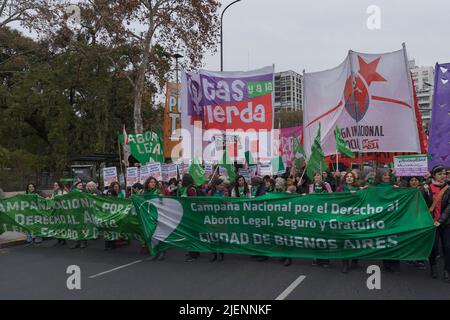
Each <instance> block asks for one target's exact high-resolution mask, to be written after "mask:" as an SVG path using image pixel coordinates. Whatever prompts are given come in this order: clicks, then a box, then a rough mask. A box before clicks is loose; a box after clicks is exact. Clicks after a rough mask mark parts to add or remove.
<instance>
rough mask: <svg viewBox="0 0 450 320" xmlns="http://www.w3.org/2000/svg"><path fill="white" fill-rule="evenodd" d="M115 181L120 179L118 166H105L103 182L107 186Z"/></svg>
mask: <svg viewBox="0 0 450 320" xmlns="http://www.w3.org/2000/svg"><path fill="white" fill-rule="evenodd" d="M114 181H118V178H117V168H116V167H107V168H103V183H104V185H105V187H109V185H110V184H111V183H113V182H114Z"/></svg>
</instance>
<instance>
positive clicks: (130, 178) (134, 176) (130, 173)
mask: <svg viewBox="0 0 450 320" xmlns="http://www.w3.org/2000/svg"><path fill="white" fill-rule="evenodd" d="M138 182H139V168H138V167H129V168H127V187H131V186H133V184H135V183H138Z"/></svg>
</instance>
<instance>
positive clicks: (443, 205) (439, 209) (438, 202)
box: [423, 165, 450, 283]
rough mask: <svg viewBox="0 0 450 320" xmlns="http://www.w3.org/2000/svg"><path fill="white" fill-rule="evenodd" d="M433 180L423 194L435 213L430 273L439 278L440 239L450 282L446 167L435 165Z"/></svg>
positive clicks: (449, 204)
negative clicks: (437, 269) (434, 236)
mask: <svg viewBox="0 0 450 320" xmlns="http://www.w3.org/2000/svg"><path fill="white" fill-rule="evenodd" d="M431 177H432V181H431V183H430V184H426V185H424V188H423V196H424V198H425V201H426V203H427V205H428V207H429V210H430V213H431V214H432V215H433V219H434V225H435V226H436V227H437V229H436V238H435V241H434V246H433V250H432V251H431V255H430V258H429V261H430V273H431V277H432V278H433V279H436V278H437V272H436V258H437V255H438V252H439V240H440V241H441V243H442V249H443V254H444V280H445V281H446V282H449V283H450V187H449V184H448V182H446V169H445V168H444V167H443V166H440V165H438V166H435V167H434V168H433V169H432V171H431Z"/></svg>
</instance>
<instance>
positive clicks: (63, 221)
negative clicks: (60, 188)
mask: <svg viewBox="0 0 450 320" xmlns="http://www.w3.org/2000/svg"><path fill="white" fill-rule="evenodd" d="M6 231H15V232H23V233H30V234H33V235H34V236H36V237H52V238H60V239H68V240H91V239H97V238H99V237H102V238H104V239H106V240H117V239H136V240H138V241H140V242H141V243H144V242H145V241H144V238H143V232H142V227H141V224H140V221H139V218H138V216H137V214H136V210H135V207H134V206H133V204H132V202H131V200H129V199H118V198H108V197H102V196H93V195H90V194H87V193H82V192H76V193H68V194H66V195H63V196H59V197H56V198H55V199H54V200H46V199H44V198H42V197H39V196H38V195H18V196H14V197H11V198H7V199H1V200H0V234H1V233H3V232H6Z"/></svg>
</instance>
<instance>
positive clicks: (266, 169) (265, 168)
mask: <svg viewBox="0 0 450 320" xmlns="http://www.w3.org/2000/svg"><path fill="white" fill-rule="evenodd" d="M258 172H259V175H260V176H261V177H264V176H271V175H272V174H273V173H272V163H270V162H269V163H259V164H258Z"/></svg>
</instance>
